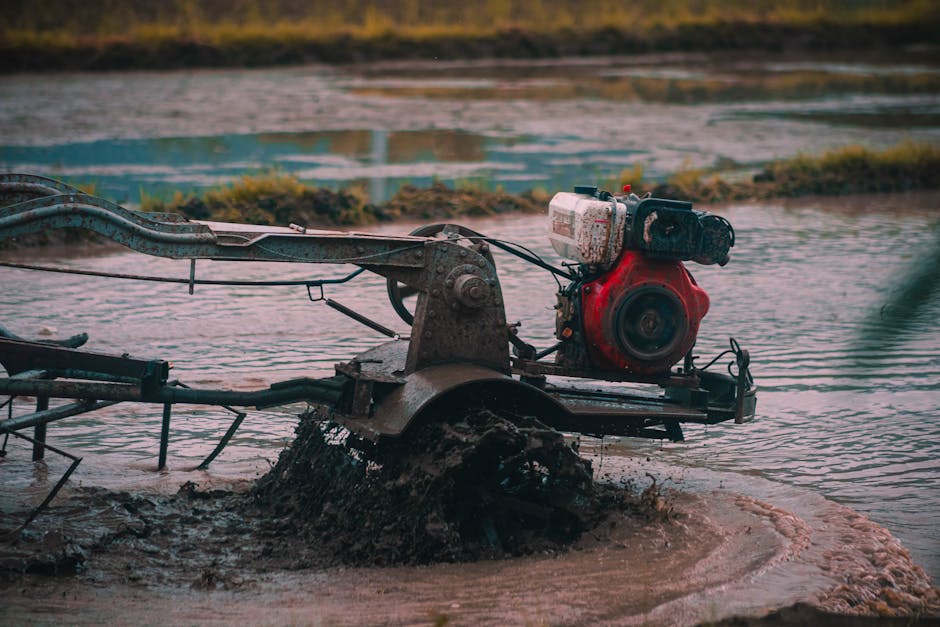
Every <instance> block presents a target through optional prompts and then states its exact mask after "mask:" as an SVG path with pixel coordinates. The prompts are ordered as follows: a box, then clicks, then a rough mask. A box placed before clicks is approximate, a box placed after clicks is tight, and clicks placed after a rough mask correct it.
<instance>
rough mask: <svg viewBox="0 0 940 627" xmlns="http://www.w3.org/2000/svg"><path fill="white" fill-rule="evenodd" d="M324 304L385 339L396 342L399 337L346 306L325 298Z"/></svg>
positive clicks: (382, 325) (385, 327)
mask: <svg viewBox="0 0 940 627" xmlns="http://www.w3.org/2000/svg"><path fill="white" fill-rule="evenodd" d="M324 302H326V304H327V305H328V306H330V307H332V308H333V309H335V310H336V311H338V312H340V313H341V314H343V315H346V316H349V317H350V318H352V319H353V320H355V321H356V322H359V323H361V324H364V325H365V326H367V327H369V328H370V329H372V330H373V331H378V332H379V333H381V334H382V335H384V336H386V337H390V338H392V339H393V340H397V339H398V338H400V337H401V336H400V335H399V334H398V333H396V332H395V331H392V330H391V329H389V328H388V327H387V326H385V325H384V324H380V323H378V322H376V321H375V320H371V319H369V318H367V317H365V316H364V315H362V314H361V313H359V312H358V311H355V310H353V309H350V308H349V307H347V306H346V305H343V304H342V303H338V302H336V301H335V300H333V299H332V298H327V299H326V300H325V301H324Z"/></svg>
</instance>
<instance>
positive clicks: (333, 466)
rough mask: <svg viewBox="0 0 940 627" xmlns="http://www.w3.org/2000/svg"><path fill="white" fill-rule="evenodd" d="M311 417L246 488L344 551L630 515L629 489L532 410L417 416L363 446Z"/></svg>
mask: <svg viewBox="0 0 940 627" xmlns="http://www.w3.org/2000/svg"><path fill="white" fill-rule="evenodd" d="M314 418H315V417H312V416H308V417H306V418H305V419H304V420H302V421H301V424H300V426H299V427H298V429H297V437H296V439H295V440H294V443H293V444H292V445H291V446H290V447H289V448H287V449H285V451H284V452H283V453H282V454H281V457H280V459H279V460H278V462H277V465H276V466H275V467H274V469H273V470H272V471H271V472H270V473H268V474H267V475H266V476H265V477H264V478H262V479H261V480H260V481H259V482H258V484H257V485H256V486H255V488H254V490H253V491H252V496H253V497H254V499H255V504H256V506H257V507H258V508H259V509H260V510H261V512H262V513H263V514H265V517H266V518H267V517H271V518H274V519H279V520H285V524H287V525H289V526H290V528H291V530H292V532H293V533H295V534H298V535H300V536H302V537H303V538H304V539H306V540H307V541H308V542H309V543H310V544H316V545H318V546H319V547H320V550H323V549H326V550H327V551H328V552H329V553H331V554H333V555H334V556H336V558H337V559H339V560H341V561H344V562H346V563H353V564H360V565H371V564H383V565H384V564H410V563H429V562H441V561H472V560H476V559H481V558H502V557H508V556H512V555H524V554H529V553H534V552H545V551H548V552H557V551H561V550H563V549H564V548H565V546H567V545H568V544H570V543H571V542H573V541H575V540H577V539H578V538H579V537H580V536H581V535H582V533H583V532H585V531H587V530H590V529H593V528H595V527H596V526H597V525H598V524H599V523H600V522H601V521H602V520H604V519H605V517H606V516H608V515H609V514H611V513H614V512H616V513H618V514H619V513H627V512H629V513H630V514H633V515H637V516H639V515H642V512H641V510H642V507H641V504H640V501H639V500H638V499H637V498H636V497H634V496H633V495H632V494H631V493H630V492H629V491H627V490H623V489H617V488H612V487H608V486H600V485H597V484H595V483H594V481H593V476H592V472H591V464H590V462H588V461H586V460H584V459H582V458H581V457H579V456H578V454H577V453H576V452H575V451H574V450H572V448H571V447H570V446H569V445H568V444H567V443H566V442H565V441H564V439H563V437H562V436H561V434H560V433H558V432H557V431H554V430H552V429H549V428H548V427H546V426H544V425H542V424H541V423H539V422H538V421H537V420H535V419H533V418H526V417H516V418H515V419H514V420H510V419H508V418H507V417H504V416H498V415H496V414H493V413H491V412H489V411H485V410H484V411H480V412H477V413H471V414H468V415H466V416H462V417H460V418H459V419H457V420H434V421H429V422H428V424H425V425H423V426H420V427H419V428H418V429H417V431H416V432H415V433H413V434H411V435H410V436H409V437H408V438H406V440H405V441H403V442H396V443H395V444H392V445H385V446H383V447H380V448H378V449H376V450H374V451H366V452H363V451H361V450H358V449H356V448H353V447H352V446H350V438H348V437H347V435H348V433H347V432H345V431H344V430H343V429H342V427H340V426H338V425H336V424H332V423H325V424H321V423H319V422H317V421H316V420H315V419H314Z"/></svg>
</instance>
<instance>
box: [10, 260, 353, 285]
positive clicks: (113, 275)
mask: <svg viewBox="0 0 940 627" xmlns="http://www.w3.org/2000/svg"><path fill="white" fill-rule="evenodd" d="M0 266H3V267H5V268H17V269H19V270H37V271H39V272H56V273H59V274H78V275H82V276H97V277H103V278H107V279H127V280H130V281H151V282H156V283H178V284H181V285H189V284H190V283H192V284H193V285H234V286H247V287H252V286H254V287H285V286H292V285H312V286H314V287H316V286H318V285H331V284H334V283H345V282H346V281H349V280H350V279H352V278H354V277H357V276H359V275H360V274H362V273H363V272H365V269H364V268H359V269H358V270H355V271H354V272H351V273H350V274H348V275H346V276H343V277H339V278H337V279H310V280H292V281H287V280H285V281H248V280H241V281H240V280H216V279H192V280H191V279H176V278H173V277H165V276H148V275H141V274H121V273H118V272H98V271H95V270H79V269H77V268H54V267H49V266H36V265H32V264H28V263H15V262H12V261H0Z"/></svg>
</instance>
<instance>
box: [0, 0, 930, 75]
mask: <svg viewBox="0 0 940 627" xmlns="http://www.w3.org/2000/svg"><path fill="white" fill-rule="evenodd" d="M938 30H940V7H938V6H937V4H936V3H935V2H932V1H931V0H816V1H810V0H768V1H767V2H752V1H750V0H659V1H655V0H635V1H632V2H627V1H618V0H583V1H578V0H531V1H529V2H512V1H510V0H477V1H475V2H473V1H471V2H466V3H442V2H434V1H432V0H377V1H366V0H348V1H347V2H344V3H342V4H341V5H338V4H337V3H332V2H327V1H326V0H311V1H306V2H305V1H301V0H267V1H265V2H262V1H261V0H176V1H175V2H166V1H164V0H139V1H137V2H133V3H132V2H126V1H125V0H85V1H80V0H11V1H10V2H7V3H5V8H4V11H3V12H2V14H0V34H2V35H0V36H2V39H0V68H2V69H0V71H4V70H5V71H7V72H10V71H24V70H62V69H67V70H82V69H92V70H96V69H118V68H179V67H250V66H262V65H278V64H295V63H305V62H326V63H345V62H355V61H364V60H384V59H419V58H420V59H454V58H483V57H511V58H538V57H557V56H570V55H602V54H627V53H636V52H649V51H673V50H743V49H757V50H774V51H777V50H832V49H865V50H869V49H872V48H877V47H899V46H909V45H912V44H917V43H928V44H931V43H935V40H936V32H938Z"/></svg>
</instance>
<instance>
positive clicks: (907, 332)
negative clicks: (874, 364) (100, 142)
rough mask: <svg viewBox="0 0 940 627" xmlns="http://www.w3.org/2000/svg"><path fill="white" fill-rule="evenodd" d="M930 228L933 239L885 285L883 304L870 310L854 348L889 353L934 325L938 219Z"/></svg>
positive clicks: (939, 309) (939, 278)
mask: <svg viewBox="0 0 940 627" xmlns="http://www.w3.org/2000/svg"><path fill="white" fill-rule="evenodd" d="M930 230H931V231H932V232H933V236H934V237H933V241H932V242H931V243H930V244H929V245H928V246H926V247H925V250H918V249H915V250H913V251H911V252H912V253H913V254H911V255H910V257H911V261H910V266H909V267H908V268H907V269H906V270H905V271H903V272H902V273H900V275H899V276H898V277H896V278H895V277H892V280H891V281H890V283H889V284H888V285H887V286H885V291H887V292H888V293H889V296H888V298H887V299H886V300H885V302H884V304H882V305H881V307H879V308H878V309H877V310H876V311H873V312H872V313H871V314H870V315H869V318H868V320H867V321H866V323H865V324H864V326H863V327H862V330H861V335H860V337H859V340H858V345H857V350H858V351H859V352H863V353H864V354H866V355H874V356H885V358H888V357H890V355H891V352H892V351H893V350H895V349H898V348H900V347H901V346H902V345H903V344H905V343H910V342H911V341H912V340H916V339H917V337H918V336H919V335H921V332H922V331H924V330H930V329H936V328H937V327H938V324H937V320H938V319H940V223H934V224H933V225H932V226H931V227H930Z"/></svg>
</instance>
